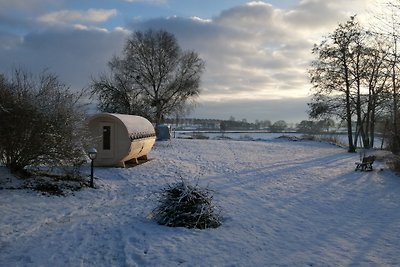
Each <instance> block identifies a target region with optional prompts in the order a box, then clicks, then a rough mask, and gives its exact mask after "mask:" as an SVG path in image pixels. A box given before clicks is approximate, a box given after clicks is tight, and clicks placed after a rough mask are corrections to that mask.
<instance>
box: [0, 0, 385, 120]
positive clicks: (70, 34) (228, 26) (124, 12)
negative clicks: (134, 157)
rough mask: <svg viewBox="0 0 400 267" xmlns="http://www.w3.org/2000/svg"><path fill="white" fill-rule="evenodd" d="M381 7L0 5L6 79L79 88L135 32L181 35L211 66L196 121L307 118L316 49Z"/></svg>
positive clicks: (146, 1) (289, 0)
mask: <svg viewBox="0 0 400 267" xmlns="http://www.w3.org/2000/svg"><path fill="white" fill-rule="evenodd" d="M376 4H377V0H269V1H267V0H266V1H244V0H85V1H82V0H13V1H9V0H0V73H5V74H6V75H9V74H10V72H11V71H12V69H15V68H23V69H25V70H28V71H29V72H32V73H34V74H36V73H40V72H41V71H43V70H45V69H46V70H48V71H50V72H52V73H56V74H57V75H58V76H59V77H60V79H61V80H62V81H63V82H65V83H66V84H67V85H69V86H70V87H71V89H74V90H81V89H82V88H86V87H88V85H89V84H90V82H91V81H92V79H93V78H96V77H98V76H99V75H100V74H102V73H106V72H107V71H108V67H107V62H108V61H109V60H110V59H111V58H112V57H113V56H115V55H117V56H118V55H121V54H120V53H121V50H122V48H123V46H124V44H125V41H126V39H127V38H128V37H129V34H131V33H132V32H134V31H145V30H147V29H149V28H153V29H157V30H158V29H162V30H166V31H168V32H171V33H173V34H174V35H175V36H176V38H177V40H178V42H179V45H180V46H181V47H182V49H184V50H194V51H196V52H197V53H198V54H199V56H200V57H201V58H202V59H203V60H204V61H205V63H206V68H205V72H204V74H203V75H202V78H201V95H200V97H199V99H198V100H197V105H196V108H195V109H194V111H193V112H192V113H191V114H190V115H188V117H195V118H211V119H229V118H230V117H234V118H235V119H236V120H242V119H246V120H247V121H250V122H251V121H255V120H270V121H272V122H274V121H277V120H285V121H287V122H292V123H293V122H300V121H301V120H304V119H307V113H306V111H307V102H309V101H310V95H311V92H310V88H311V86H310V83H309V77H308V72H307V70H308V69H309V66H310V62H311V61H312V60H313V59H314V58H313V57H314V56H313V55H312V54H311V49H312V47H313V45H314V44H315V43H319V42H320V41H321V40H322V38H323V37H324V36H327V35H328V34H329V33H330V32H332V31H333V30H334V29H335V28H336V27H337V26H338V24H339V23H343V22H345V21H347V20H348V19H349V18H350V16H352V15H355V14H357V16H358V18H359V20H360V21H361V22H362V21H368V16H369V14H370V11H371V9H373V8H374V6H375V5H376Z"/></svg>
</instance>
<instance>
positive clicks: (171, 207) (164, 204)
mask: <svg viewBox="0 0 400 267" xmlns="http://www.w3.org/2000/svg"><path fill="white" fill-rule="evenodd" d="M212 199H213V196H212V195H211V191H210V190H209V189H207V188H200V187H199V186H198V185H196V186H192V185H190V184H188V182H186V181H184V180H182V181H181V182H179V183H177V184H175V185H172V186H171V185H169V186H168V187H167V188H164V189H163V190H162V191H161V198H160V200H159V202H160V205H159V206H158V207H157V208H156V209H154V210H153V213H152V217H153V218H154V219H155V220H156V221H157V222H158V223H159V224H161V225H166V226H170V227H186V228H197V229H205V228H217V227H219V226H220V225H221V219H220V217H219V214H216V207H215V206H214V205H213V204H212Z"/></svg>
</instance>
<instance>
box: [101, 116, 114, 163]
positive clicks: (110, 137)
mask: <svg viewBox="0 0 400 267" xmlns="http://www.w3.org/2000/svg"><path fill="white" fill-rule="evenodd" d="M100 131H101V132H102V139H101V140H100V144H99V150H100V151H99V152H100V153H99V156H100V157H101V158H113V157H114V150H115V141H114V140H115V138H114V136H115V127H114V123H112V122H101V123H100Z"/></svg>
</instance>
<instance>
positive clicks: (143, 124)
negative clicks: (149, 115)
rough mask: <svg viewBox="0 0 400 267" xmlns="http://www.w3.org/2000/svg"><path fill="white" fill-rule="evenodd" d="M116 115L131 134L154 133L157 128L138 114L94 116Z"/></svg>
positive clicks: (102, 114) (107, 115)
mask: <svg viewBox="0 0 400 267" xmlns="http://www.w3.org/2000/svg"><path fill="white" fill-rule="evenodd" d="M97 117H114V118H117V119H118V120H120V121H121V122H122V123H123V124H124V125H125V127H126V129H127V130H128V133H129V135H130V136H138V135H147V134H154V133H155V130H154V127H153V125H152V124H151V122H150V121H148V120H147V119H146V118H143V117H141V116H136V115H127V114H117V113H101V114H98V115H95V116H93V117H92V119H93V118H97Z"/></svg>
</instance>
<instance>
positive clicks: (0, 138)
mask: <svg viewBox="0 0 400 267" xmlns="http://www.w3.org/2000/svg"><path fill="white" fill-rule="evenodd" d="M81 96H82V94H81V93H79V94H77V93H73V92H71V91H70V90H69V88H68V87H67V86H66V85H64V84H63V83H61V82H60V81H59V80H58V77H57V76H55V75H54V74H48V73H42V74H41V75H40V76H39V77H38V79H35V78H33V76H32V75H30V74H27V73H25V72H23V71H21V70H15V72H14V74H13V76H12V77H11V79H7V78H6V77H5V76H2V75H0V125H1V127H0V163H2V164H4V165H5V166H6V167H8V168H9V169H10V170H11V171H12V172H14V173H21V172H23V170H24V168H25V167H26V166H38V165H52V166H54V165H74V164H76V163H77V162H79V161H81V160H82V157H84V156H85V152H84V149H83V147H84V145H85V143H86V142H87V141H88V139H87V138H86V136H88V135H86V130H85V112H84V110H83V106H82V105H81V104H79V103H80V102H79V100H80V98H81Z"/></svg>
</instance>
